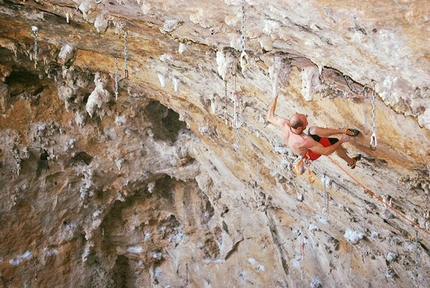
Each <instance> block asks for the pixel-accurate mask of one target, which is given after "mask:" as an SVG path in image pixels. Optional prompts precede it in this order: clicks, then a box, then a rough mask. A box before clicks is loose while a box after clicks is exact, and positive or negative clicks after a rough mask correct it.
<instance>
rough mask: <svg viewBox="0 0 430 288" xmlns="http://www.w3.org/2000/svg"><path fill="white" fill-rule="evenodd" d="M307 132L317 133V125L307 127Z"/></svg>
mask: <svg viewBox="0 0 430 288" xmlns="http://www.w3.org/2000/svg"><path fill="white" fill-rule="evenodd" d="M309 134H312V135H318V127H317V126H311V127H309Z"/></svg>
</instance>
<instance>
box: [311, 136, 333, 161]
mask: <svg viewBox="0 0 430 288" xmlns="http://www.w3.org/2000/svg"><path fill="white" fill-rule="evenodd" d="M309 136H311V137H312V139H314V140H315V141H317V142H319V143H321V145H323V146H324V147H328V146H331V145H333V144H334V143H336V142H337V141H339V139H337V138H327V137H319V136H318V135H311V134H309ZM307 155H308V159H309V160H312V161H313V160H317V159H318V158H320V156H321V154H318V153H315V152H313V151H311V150H308V153H307Z"/></svg>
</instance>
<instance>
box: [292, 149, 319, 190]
mask: <svg viewBox="0 0 430 288" xmlns="http://www.w3.org/2000/svg"><path fill="white" fill-rule="evenodd" d="M293 165H294V168H295V169H296V173H297V175H302V174H303V173H305V172H306V170H308V179H309V183H311V184H313V183H314V182H315V178H314V177H313V176H312V169H311V165H310V160H309V158H308V156H307V155H306V154H305V155H303V156H299V157H297V159H296V160H295V161H294V162H293Z"/></svg>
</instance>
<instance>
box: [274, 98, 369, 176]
mask: <svg viewBox="0 0 430 288" xmlns="http://www.w3.org/2000/svg"><path fill="white" fill-rule="evenodd" d="M277 101H278V96H277V95H276V96H275V97H274V99H273V101H272V104H271V105H270V108H269V111H268V113H267V121H268V122H270V123H272V124H273V125H275V126H278V127H279V128H280V129H281V133H282V137H283V138H284V140H285V142H286V143H287V145H288V146H289V147H290V149H291V150H292V151H293V152H294V153H295V154H297V155H299V158H301V157H302V158H304V159H307V160H316V159H318V158H319V157H320V156H321V155H330V154H332V153H333V152H336V154H337V155H338V156H339V157H340V158H342V159H343V160H345V162H346V163H347V164H348V166H349V167H350V168H351V169H354V168H355V165H356V164H357V161H358V160H360V159H361V155H360V154H358V155H356V156H353V157H349V156H348V154H347V153H346V151H345V149H344V148H343V147H342V146H341V145H342V143H345V142H348V141H349V140H350V136H351V137H356V136H358V135H359V134H360V131H358V130H357V129H351V128H348V129H329V128H321V127H317V126H311V127H309V131H308V135H306V134H305V133H304V131H305V129H306V126H307V125H308V121H307V118H306V116H305V115H303V114H294V115H293V116H291V118H290V120H287V119H284V118H281V117H278V116H276V115H275V110H276V103H277ZM336 134H343V135H342V137H341V138H340V139H337V138H332V137H329V136H332V135H336Z"/></svg>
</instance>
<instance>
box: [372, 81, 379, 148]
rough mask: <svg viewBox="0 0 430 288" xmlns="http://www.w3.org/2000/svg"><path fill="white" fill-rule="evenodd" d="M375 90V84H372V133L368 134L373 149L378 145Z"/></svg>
mask: <svg viewBox="0 0 430 288" xmlns="http://www.w3.org/2000/svg"><path fill="white" fill-rule="evenodd" d="M375 102H376V92H375V85H373V89H372V135H371V136H370V149H372V150H375V149H376V146H377V145H378V141H377V140H376V105H375Z"/></svg>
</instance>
